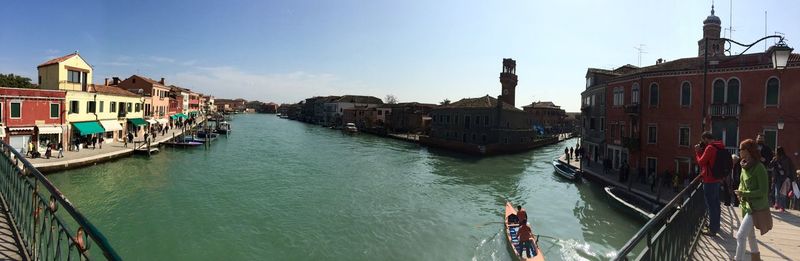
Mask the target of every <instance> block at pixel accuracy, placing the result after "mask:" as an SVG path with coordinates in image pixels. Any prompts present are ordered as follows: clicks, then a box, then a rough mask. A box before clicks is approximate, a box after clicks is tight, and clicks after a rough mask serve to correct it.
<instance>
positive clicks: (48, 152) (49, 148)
mask: <svg viewBox="0 0 800 261" xmlns="http://www.w3.org/2000/svg"><path fill="white" fill-rule="evenodd" d="M34 143H35V142H33V141H29V142H28V151H27V152H26V153H25V156H27V157H30V158H34V159H35V158H39V157H44V158H46V159H50V157H52V156H53V151H57V152H58V155H57V156H56V157H58V158H62V157H64V146H63V145H61V142H58V143H52V142H48V143H47V145H46V146H45V152H44V155H42V153H40V152H39V150H38V149H37V148H36V145H35V144H34Z"/></svg>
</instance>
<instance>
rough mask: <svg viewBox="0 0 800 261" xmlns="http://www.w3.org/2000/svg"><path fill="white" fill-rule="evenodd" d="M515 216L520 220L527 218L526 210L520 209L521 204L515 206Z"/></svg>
mask: <svg viewBox="0 0 800 261" xmlns="http://www.w3.org/2000/svg"><path fill="white" fill-rule="evenodd" d="M517 218H519V220H522V221H525V220H528V212H525V210H524V209H522V205H518V206H517ZM520 224H525V222H522V223H520Z"/></svg>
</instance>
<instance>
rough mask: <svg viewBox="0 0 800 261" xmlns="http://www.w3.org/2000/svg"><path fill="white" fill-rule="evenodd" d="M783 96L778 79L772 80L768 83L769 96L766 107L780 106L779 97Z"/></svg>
mask: <svg viewBox="0 0 800 261" xmlns="http://www.w3.org/2000/svg"><path fill="white" fill-rule="evenodd" d="M780 94H781V85H780V82H779V81H778V78H770V79H769V80H768V81H767V95H766V100H765V103H764V105H765V106H778V101H779V97H780Z"/></svg>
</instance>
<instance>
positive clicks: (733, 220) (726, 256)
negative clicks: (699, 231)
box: [692, 205, 800, 261]
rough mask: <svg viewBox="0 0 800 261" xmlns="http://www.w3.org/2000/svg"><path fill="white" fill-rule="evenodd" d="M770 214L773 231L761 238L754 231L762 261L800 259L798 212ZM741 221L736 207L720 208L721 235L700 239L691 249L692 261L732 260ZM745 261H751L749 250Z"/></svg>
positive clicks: (701, 236) (799, 218)
mask: <svg viewBox="0 0 800 261" xmlns="http://www.w3.org/2000/svg"><path fill="white" fill-rule="evenodd" d="M771 211H772V224H773V227H772V230H770V231H769V232H768V233H767V234H765V235H760V232H759V231H758V230H756V239H757V240H758V250H759V251H760V252H761V260H798V259H800V211H797V210H789V209H787V210H786V212H783V213H781V212H778V211H776V210H774V209H773V210H771ZM741 221H742V214H741V210H740V209H739V208H738V207H732V206H724V205H723V206H722V217H721V221H720V222H721V223H720V225H721V226H720V232H719V233H718V234H717V236H716V237H709V236H705V235H700V239H699V240H698V243H697V246H695V247H694V252H693V253H692V259H694V260H720V261H722V260H732V258H733V256H734V254H735V252H736V238H735V237H734V235H736V231H737V230H738V229H739V225H740V224H741ZM745 250H746V254H745V255H746V256H745V258H744V260H750V253H749V252H750V247H749V246H748V247H747V248H746V249H745Z"/></svg>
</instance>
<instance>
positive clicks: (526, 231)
mask: <svg viewBox="0 0 800 261" xmlns="http://www.w3.org/2000/svg"><path fill="white" fill-rule="evenodd" d="M507 218H508V224H509V226H517V227H519V228H518V229H517V240H518V242H519V247H517V251H518V252H519V257H520V258H522V257H523V256H524V255H523V254H524V253H527V254H528V257H529V258H531V257H534V256H536V255H537V254H538V253H536V248H535V247H534V242H533V231H532V230H531V227H530V226H528V212H525V210H524V209H522V206H517V214H511V215H508V217H507Z"/></svg>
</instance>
